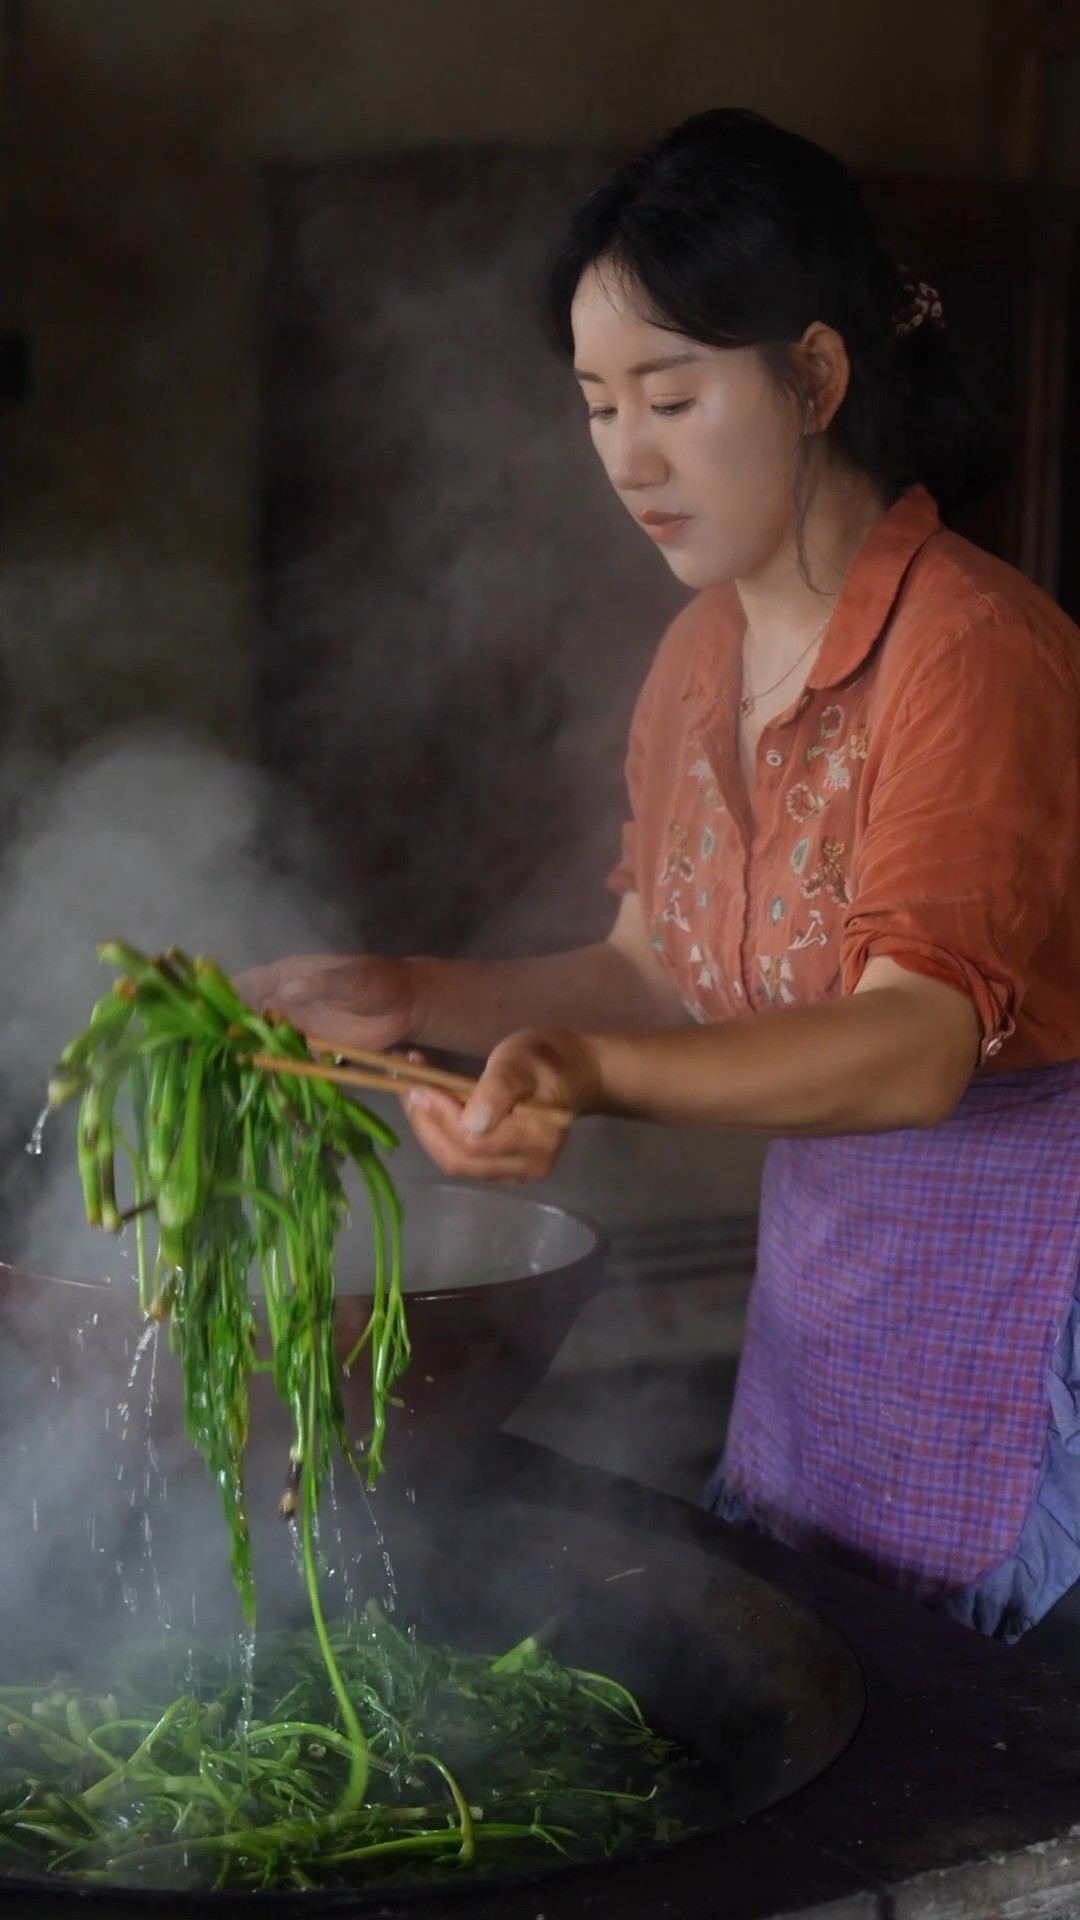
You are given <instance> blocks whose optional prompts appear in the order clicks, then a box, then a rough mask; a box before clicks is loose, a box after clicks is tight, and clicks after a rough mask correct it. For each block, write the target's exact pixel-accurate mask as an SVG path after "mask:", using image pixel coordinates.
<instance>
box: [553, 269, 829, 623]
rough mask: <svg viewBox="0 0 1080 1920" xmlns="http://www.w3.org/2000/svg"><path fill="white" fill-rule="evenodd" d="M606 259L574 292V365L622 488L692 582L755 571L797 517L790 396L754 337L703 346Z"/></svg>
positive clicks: (680, 574)
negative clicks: (661, 321)
mask: <svg viewBox="0 0 1080 1920" xmlns="http://www.w3.org/2000/svg"><path fill="white" fill-rule="evenodd" d="M643 304H644V303H643V301H642V300H641V296H640V295H637V296H635V288H634V286H633V283H632V282H628V281H627V280H626V279H625V277H623V276H620V275H619V273H618V272H617V270H616V269H615V268H613V267H611V266H610V265H608V266H606V267H602V268H600V269H599V270H598V269H596V268H590V270H589V271H588V272H587V273H586V274H585V275H584V277H583V279H582V281H581V284H580V286H579V287H578V290H577V295H576V297H575V299H574V305H573V312H572V320H573V329H574V367H575V372H576V374H577V378H578V380H579V381H580V383H581V390H582V392H583V394H584V396H585V400H586V402H587V405H588V409H589V421H590V428H591V432H592V438H593V444H594V445H595V447H596V451H597V452H598V454H599V455H600V458H601V460H602V461H603V463H604V467H605V469H606V471H607V476H608V479H609V480H610V481H611V484H612V486H613V487H614V489H615V491H616V493H617V494H618V496H619V498H620V500H621V501H622V502H623V504H624V506H625V507H626V509H627V511H628V512H629V513H631V514H633V516H634V518H635V520H636V521H637V523H638V525H639V526H640V527H641V528H642V530H643V531H644V532H645V533H646V534H647V535H648V536H649V538H651V539H652V540H654V541H655V542H656V544H657V545H658V546H659V547H660V549H661V551H662V553H663V555H664V558H665V560H666V561H667V563H668V566H669V567H670V568H671V571H672V573H674V574H675V575H676V577H677V578H678V579H679V580H681V581H683V582H684V584H685V585H686V586H688V587H695V588H700V587H711V586H718V585H720V584H721V583H723V582H725V581H728V580H745V579H749V578H751V577H752V576H753V575H754V574H755V573H756V572H757V571H758V570H759V569H760V568H761V567H762V566H763V565H764V564H765V563H767V562H768V561H769V560H770V559H771V558H772V557H773V556H774V554H776V553H777V552H778V551H779V550H780V548H781V547H782V546H784V545H785V544H786V542H787V541H788V540H789V538H790V537H791V534H792V529H793V526H794V519H795V508H794V497H795V476H796V466H797V459H798V448H799V441H800V429H799V422H798V418H797V410H796V403H795V401H794V399H793V398H792V396H791V395H789V394H787V393H786V392H784V391H783V390H782V389H781V388H780V387H779V386H778V384H777V382H776V381H775V380H774V379H773V377H772V376H771V374H770V373H769V370H768V368H767V367H766V366H765V364H764V361H763V360H762V358H761V355H760V354H759V353H758V352H757V351H756V349H755V348H753V347H706V346H702V345H700V344H699V343H698V342H697V341H694V340H687V339H685V338H684V337H683V336H682V335H681V334H676V333H670V332H667V331H665V330H664V329H663V328H662V327H657V326H655V325H653V324H652V323H651V322H650V321H649V320H646V319H643V318H642V313H641V308H642V306H643Z"/></svg>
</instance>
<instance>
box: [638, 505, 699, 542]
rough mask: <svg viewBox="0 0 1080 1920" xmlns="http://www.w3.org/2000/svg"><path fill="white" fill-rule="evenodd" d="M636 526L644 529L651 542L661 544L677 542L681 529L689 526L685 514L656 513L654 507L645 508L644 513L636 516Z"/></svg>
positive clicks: (688, 517) (687, 515)
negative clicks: (654, 541)
mask: <svg viewBox="0 0 1080 1920" xmlns="http://www.w3.org/2000/svg"><path fill="white" fill-rule="evenodd" d="M637 519H638V525H639V526H641V527H644V529H645V532H646V533H647V534H648V535H649V538H650V539H651V540H658V541H660V542H661V543H663V542H664V541H667V540H677V539H678V537H679V535H680V533H681V532H682V530H683V528H684V527H686V526H689V524H690V516H689V514H686V513H658V512H657V511H656V509H655V507H646V509H645V511H644V513H639V514H638V516H637Z"/></svg>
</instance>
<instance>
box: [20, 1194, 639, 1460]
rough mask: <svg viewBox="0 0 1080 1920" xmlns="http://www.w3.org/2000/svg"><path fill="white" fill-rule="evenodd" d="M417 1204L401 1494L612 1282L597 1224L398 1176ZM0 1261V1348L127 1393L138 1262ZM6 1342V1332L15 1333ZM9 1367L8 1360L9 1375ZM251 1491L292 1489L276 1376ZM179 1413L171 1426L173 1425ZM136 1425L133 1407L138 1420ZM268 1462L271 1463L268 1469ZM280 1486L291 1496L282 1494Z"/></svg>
mask: <svg viewBox="0 0 1080 1920" xmlns="http://www.w3.org/2000/svg"><path fill="white" fill-rule="evenodd" d="M397 1185H398V1191H399V1193H400V1194H401V1197H402V1200H403V1202H404V1207H405V1229H404V1239H405V1262H404V1265H405V1286H406V1290H407V1292H408V1295H409V1330H410V1334H411V1337H412V1344H413V1359H412V1364H411V1366H410V1368H409V1370H408V1373H407V1374H406V1375H405V1377H404V1379H403V1380H402V1381H401V1383H400V1386H399V1389H398V1394H397V1397H398V1398H399V1399H400V1400H401V1403H402V1404H401V1405H400V1406H398V1407H394V1408H392V1409H391V1411H390V1416H389V1422H388V1436H387V1449H386V1451H387V1458H388V1461H389V1463H390V1472H391V1475H392V1480H391V1482H390V1485H391V1487H396V1488H397V1489H398V1490H401V1489H403V1488H404V1487H405V1486H407V1485H411V1484H413V1482H414V1481H415V1480H416V1479H417V1478H418V1477H421V1478H422V1477H423V1474H424V1471H425V1468H426V1466H427V1464H428V1463H429V1462H431V1461H432V1460H435V1461H438V1462H440V1463H441V1462H443V1461H444V1460H445V1458H446V1455H447V1453H448V1451H451V1452H452V1451H454V1450H455V1449H457V1448H458V1447H459V1446H461V1445H462V1444H463V1443H464V1442H467V1441H473V1440H475V1439H476V1438H477V1437H478V1436H482V1435H483V1434H484V1433H492V1432H494V1431H495V1430H496V1429H497V1428H498V1427H499V1426H500V1425H501V1424H502V1422H503V1421H504V1420H506V1419H507V1418H508V1417H509V1415H510V1414H511V1413H513V1412H514V1410H515V1408H516V1407H518V1406H519V1405H520V1403H521V1402H522V1400H524V1398H525V1397H526V1395H527V1394H528V1393H529V1392H531V1390H532V1388H533V1387H534V1386H536V1384H537V1383H538V1382H539V1381H540V1380H541V1379H542V1378H543V1376H544V1375H545V1373H546V1372H547V1370H548V1368H549V1366H550V1365H551V1362H552V1360H553V1358H554V1356H555V1354H556V1353H557V1352H558V1350H559V1348H560V1346H561V1345H562V1343H563V1341H564V1339H565V1338H566V1335H567V1333H568V1332H569V1330H570V1328H571V1326H572V1325H573V1323H574V1321H575V1319H576V1318H577V1316H578V1314H579V1313H580V1311H581V1309H582V1307H583V1306H585V1305H586V1303H587V1302H588V1301H589V1300H590V1299H591V1298H592V1296H593V1294H594V1293H595V1292H596V1291H597V1289H598V1287H599V1286H600V1284H601V1280H602V1273H603V1263H604V1241H603V1236H602V1234H601V1232H600V1230H599V1229H598V1228H597V1227H594V1226H593V1225H592V1224H591V1223H590V1222H588V1221H586V1220H584V1219H581V1218H580V1217H579V1216H577V1215H575V1214H571V1213H567V1212H565V1211H564V1210H563V1209H562V1208H560V1207H556V1206H551V1205H548V1204H546V1203H544V1202H541V1201H537V1200H532V1199H529V1198H526V1197H525V1196H523V1195H519V1194H515V1193H507V1192H503V1191H500V1190H498V1189H493V1188H490V1187H469V1186H466V1185H464V1184H461V1183H451V1182H442V1181H425V1180H408V1179H406V1180H400V1181H399V1182H398V1183H397ZM22 1257H23V1261H24V1264H23V1265H21V1266H20V1267H19V1268H14V1267H10V1266H2V1265H0V1338H3V1340H4V1342H5V1344H6V1345H7V1346H8V1348H9V1363H10V1348H11V1343H12V1342H14V1343H15V1346H16V1348H17V1349H18V1350H20V1351H22V1352H23V1353H24V1354H26V1355H31V1354H34V1353H37V1352H44V1351H47V1353H48V1356H49V1358H50V1361H51V1363H52V1364H53V1365H54V1366H56V1367H58V1368H60V1369H61V1371H62V1375H63V1377H64V1378H65V1379H66V1380H67V1382H68V1383H69V1385H71V1386H72V1387H73V1388H75V1389H77V1391H78V1394H79V1396H80V1397H81V1398H83V1399H86V1398H87V1397H91V1398H92V1397H93V1396H97V1398H98V1399H99V1400H101V1401H102V1403H103V1405H104V1404H108V1403H109V1402H110V1401H111V1403H112V1404H113V1405H116V1404H118V1403H119V1402H120V1401H122V1400H123V1399H124V1397H125V1396H124V1393H123V1386H124V1381H125V1379H126V1375H127V1373H128V1371H129V1369H130V1367H131V1365H132V1362H133V1360H134V1355H135V1349H136V1344H137V1340H138V1335H139V1324H138V1312H137V1304H136V1298H135V1292H134V1282H133V1278H132V1275H131V1271H130V1263H131V1253H130V1249H129V1248H125V1247H124V1245H123V1243H118V1242H116V1241H115V1240H111V1239H109V1238H108V1237H107V1236H105V1235H104V1234H101V1233H100V1232H92V1231H91V1230H90V1229H89V1228H85V1227H84V1228H82V1229H81V1230H80V1229H78V1228H76V1229H75V1230H74V1232H73V1233H72V1235H71V1236H69V1237H68V1251H67V1253H66V1255H65V1258H66V1261H67V1262H69V1263H70V1264H69V1270H68V1273H67V1275H66V1277H64V1278H57V1277H55V1276H45V1275H42V1274H40V1273H37V1272H34V1271H32V1268H33V1266H34V1264H35V1263H34V1261H33V1247H32V1245H31V1247H30V1249H29V1254H28V1255H27V1254H26V1253H24V1254H23V1256H22ZM372 1259H373V1256H372V1249H371V1240H370V1236H369V1233H368V1231H367V1225H366V1201H365V1200H364V1198H363V1195H362V1191H358V1193H357V1197H356V1206H355V1210H354V1221H353V1224H352V1225H351V1226H350V1227H348V1228H347V1229H346V1230H345V1232H344V1233H343V1234H342V1237H341V1240H340V1242H339V1259H338V1274H337V1290H338V1305H337V1315H336V1339H337V1349H338V1354H339V1357H340V1358H341V1359H344V1358H345V1356H346V1355H347V1354H349V1353H350V1352H351V1350H352V1348H353V1346H354V1345H355V1343H356V1340H357V1338H358V1336H359V1335H360V1333H361V1332H362V1330H363V1328H364V1325H365V1324H366V1321H367V1316H368V1307H369V1292H370V1287H371V1271H372ZM5 1324H6V1326H7V1329H8V1330H7V1333H6V1334H4V1326H5ZM2 1367H3V1359H2V1357H0V1368H2ZM176 1372H177V1370H176V1367H175V1363H174V1362H173V1360H172V1357H171V1355H167V1354H164V1353H163V1354H162V1356H161V1359H160V1362H159V1365H158V1369H157V1379H156V1383H155V1392H156V1399H157V1440H158V1445H159V1447H160V1448H162V1449H165V1450H167V1451H168V1452H169V1454H170V1456H171V1457H173V1458H174V1460H175V1463H176V1466H177V1468H179V1467H180V1466H181V1465H182V1464H183V1459H184V1452H183V1446H182V1444H177V1441H178V1437H179V1423H180V1414H179V1393H178V1385H179V1383H178V1380H177V1378H176ZM344 1393H345V1400H346V1407H347V1411H348V1416H349V1423H350V1428H351V1430H352V1431H353V1432H354V1433H356V1434H357V1435H362V1434H364V1433H365V1432H366V1431H367V1429H368V1427H369V1425H370V1419H371V1395H370V1376H369V1373H368V1370H367V1367H366V1366H365V1365H364V1364H363V1362H361V1363H360V1364H359V1365H358V1366H357V1367H356V1368H355V1370H354V1371H353V1373H352V1374H351V1376H350V1377H349V1378H348V1379H347V1380H346V1381H345V1382H344ZM252 1406H253V1418H252V1436H253V1444H252V1453H251V1462H250V1479H251V1484H252V1486H253V1488H254V1487H255V1486H257V1484H258V1483H259V1481H260V1477H261V1476H262V1474H263V1473H264V1472H265V1473H266V1474H273V1475H276V1477H277V1478H279V1479H280V1477H281V1473H282V1464H281V1463H282V1462H283V1461H284V1459H285V1454H286V1450H287V1447H288V1439H289V1435H288V1429H287V1424H286V1420H285V1416H284V1414H283V1412H282V1410H281V1408H280V1406H279V1405H278V1403H277V1402H276V1400H275V1399H274V1396H273V1392H272V1390H271V1389H270V1387H269V1385H268V1383H267V1382H266V1381H264V1380H257V1381H255V1382H254V1383H253V1389H252ZM170 1416H171V1417H170ZM130 1417H134V1418H136V1420H137V1417H138V1414H137V1410H136V1412H134V1413H133V1415H132V1416H130ZM271 1459H272V1461H273V1463H274V1464H272V1465H271V1464H270V1462H271ZM279 1490H280V1489H279Z"/></svg>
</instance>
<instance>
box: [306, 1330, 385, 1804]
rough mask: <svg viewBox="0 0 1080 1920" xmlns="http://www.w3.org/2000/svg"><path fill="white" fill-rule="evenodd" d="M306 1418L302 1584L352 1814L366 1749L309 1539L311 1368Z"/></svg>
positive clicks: (313, 1436)
mask: <svg viewBox="0 0 1080 1920" xmlns="http://www.w3.org/2000/svg"><path fill="white" fill-rule="evenodd" d="M307 1415H308V1417H307V1433H306V1434H305V1457H304V1478H303V1499H302V1506H301V1513H300V1538H301V1546H302V1550H303V1559H304V1584H305V1585H306V1587H307V1595H308V1603H309V1605H310V1607H311V1618H312V1622H313V1624H314V1627H315V1637H316V1639H317V1640H318V1643H319V1652H320V1653H321V1654H322V1657H323V1665H324V1666H325V1668H326V1671H327V1674H328V1676H329V1680H330V1685H331V1687H332V1688H333V1690H334V1698H335V1699H336V1701H337V1703H338V1711H339V1712H340V1714H341V1718H342V1722H343V1724H344V1726H345V1730H346V1732H347V1734H348V1736H349V1740H350V1743H351V1747H352V1756H351V1760H350V1765H349V1778H348V1782H347V1784H346V1787H345V1791H344V1793H343V1794H342V1796H341V1800H340V1801H339V1803H338V1808H337V1812H338V1814H339V1815H342V1814H347V1813H352V1812H354V1811H355V1810H356V1808H357V1807H360V1806H362V1805H363V1800H364V1795H365V1793H366V1792H367V1783H368V1770H369V1761H368V1745H367V1741H366V1739H365V1738H364V1730H363V1728H362V1726H361V1725H360V1721H359V1718H358V1716H357V1712H356V1709H355V1707H354V1706H353V1703H352V1701H351V1700H350V1698H349V1694H348V1689H347V1688H346V1686H345V1682H344V1680H343V1679H342V1677H341V1668H340V1667H339V1666H338V1663H337V1660H336V1659H335V1657H334V1650H333V1647H332V1646H331V1645H330V1635H329V1634H328V1633H327V1631H326V1619H325V1617H324V1614H323V1610H322V1602H321V1600H320V1598H319V1575H318V1569H317V1567H316V1565H315V1541H314V1537H313V1527H314V1520H315V1453H316V1447H317V1444H318V1433H317V1428H318V1421H317V1416H316V1410H315V1370H314V1368H312V1369H311V1372H310V1378H309V1382H308V1407H307Z"/></svg>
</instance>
